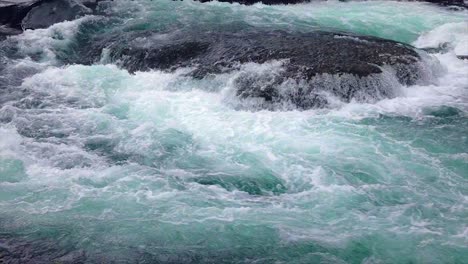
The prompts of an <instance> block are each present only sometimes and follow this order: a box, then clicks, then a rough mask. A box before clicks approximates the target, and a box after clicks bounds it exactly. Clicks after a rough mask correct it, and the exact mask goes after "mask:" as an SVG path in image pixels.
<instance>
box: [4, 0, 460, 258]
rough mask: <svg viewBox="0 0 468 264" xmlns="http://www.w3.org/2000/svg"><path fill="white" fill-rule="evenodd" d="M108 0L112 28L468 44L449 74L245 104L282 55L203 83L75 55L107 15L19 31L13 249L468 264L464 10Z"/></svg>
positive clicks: (8, 168)
mask: <svg viewBox="0 0 468 264" xmlns="http://www.w3.org/2000/svg"><path fill="white" fill-rule="evenodd" d="M106 10H107V12H109V14H110V15H115V17H112V18H107V20H105V21H106V23H108V24H106V23H103V24H104V25H106V26H105V27H103V28H99V30H98V31H99V32H98V33H96V34H103V32H116V31H121V32H126V31H135V30H142V29H148V28H150V29H155V30H168V29H173V28H182V27H188V28H189V27H197V26H198V27H213V28H216V27H218V26H219V27H221V28H222V27H271V28H281V29H287V30H291V31H295V30H298V31H308V30H313V29H317V28H334V29H339V30H343V31H348V32H355V33H364V34H369V35H375V36H379V37H384V38H390V39H393V40H398V41H403V42H406V43H410V44H411V43H413V44H414V45H417V46H421V47H426V46H431V45H438V44H442V43H439V42H440V41H439V36H440V34H445V35H448V36H452V35H453V36H452V37H450V38H448V39H450V41H451V42H450V43H454V45H449V51H448V52H447V53H444V54H442V53H436V54H432V55H430V56H432V57H433V58H434V59H437V60H438V61H439V62H440V65H441V70H440V76H438V77H436V80H435V82H434V83H433V84H430V85H425V86H422V85H415V86H410V87H396V88H395V89H398V94H399V96H398V97H396V98H393V99H385V100H382V101H379V102H376V103H355V102H351V103H349V104H345V103H337V104H336V105H335V106H334V107H333V108H330V109H319V110H309V111H284V112H279V111H276V112H271V111H239V110H236V108H235V107H233V98H232V80H233V79H234V78H235V77H236V74H238V73H239V72H243V71H246V72H251V71H265V70H275V69H277V67H280V65H279V64H278V63H275V62H272V63H266V64H264V65H257V64H248V65H244V66H243V67H242V68H241V69H240V70H239V71H237V72H234V73H231V74H222V75H217V76H214V77H212V78H205V79H202V80H195V79H192V78H191V77H187V76H186V75H184V73H185V72H186V71H187V69H179V70H178V71H176V72H172V73H168V72H161V71H150V72H137V73H135V74H130V73H128V72H127V71H126V70H123V69H120V68H119V67H117V66H115V65H113V64H111V63H108V60H106V54H105V53H104V54H103V59H102V61H101V63H96V64H94V65H64V64H63V63H62V62H61V60H60V58H62V57H63V56H65V55H64V54H66V55H68V53H70V50H72V48H73V45H76V43H78V37H79V36H80V34H85V33H84V32H87V31H86V30H88V28H89V27H91V26H93V25H96V23H97V24H99V23H101V22H102V20H101V19H103V18H100V17H85V18H82V19H79V20H76V21H71V22H64V23H61V24H57V25H54V26H52V27H51V28H49V29H43V30H34V31H27V32H25V33H24V34H22V35H20V36H17V37H13V38H12V39H11V41H13V42H14V43H15V45H16V47H17V48H18V49H19V51H20V52H21V53H22V54H24V55H27V57H26V58H24V59H18V60H16V61H14V62H12V64H11V65H10V66H9V67H12V69H15V70H19V71H30V72H33V73H34V74H32V75H29V76H28V77H26V78H25V79H24V80H23V81H22V82H21V84H20V86H19V87H18V88H17V89H20V90H21V91H26V92H27V93H25V95H24V96H22V97H20V98H17V99H15V100H11V101H8V102H6V103H4V104H3V105H2V107H1V108H0V121H1V123H0V135H1V136H0V212H1V214H0V259H1V258H2V256H3V257H5V256H11V254H12V253H11V252H14V253H15V254H23V255H25V254H26V253H24V252H33V253H31V254H30V256H31V255H32V256H35V257H36V258H37V259H39V260H44V261H45V262H47V260H51V259H52V260H54V261H55V262H59V263H60V262H67V261H69V260H70V259H72V260H74V261H76V262H78V261H82V262H86V263H107V262H112V261H114V262H116V263H126V262H131V263H133V262H142V263H466V260H467V259H468V253H467V252H468V247H467V244H468V243H467V242H468V241H467V237H468V226H467V223H468V199H467V197H468V178H467V175H468V153H467V152H468V138H467V131H468V92H467V91H468V86H467V84H468V74H467V72H468V61H466V60H465V61H463V60H459V59H457V58H456V55H457V52H458V51H460V50H461V51H463V49H460V48H459V49H457V50H455V47H457V46H456V44H457V43H458V44H459V43H462V42H463V38H466V36H467V35H468V32H466V31H463V28H464V26H465V25H466V21H467V19H468V13H467V12H466V11H463V12H454V11H449V10H446V9H443V8H439V7H435V6H432V5H428V4H421V3H400V2H398V3H397V2H384V1H372V2H347V3H342V2H335V1H329V2H325V3H310V4H302V5H294V6H264V5H254V6H241V5H237V4H233V5H231V4H225V3H208V4H200V3H196V2H191V1H184V2H173V1H152V2H147V1H140V2H138V1H137V2H126V1H124V2H118V1H116V2H113V3H111V4H110V6H108V7H107V9H106ZM100 21H101V22H100ZM447 24H450V25H452V27H456V28H459V29H460V30H459V31H457V32H458V33H457V34H452V33H451V32H452V31H444V30H443V29H444V26H445V27H446V25H447ZM441 28H442V29H441ZM434 30H435V31H434ZM91 32H94V31H91ZM430 32H432V33H430ZM438 32H442V33H439V34H438ZM86 34H91V33H86ZM442 39H445V38H442ZM434 43H435V44H434ZM458 55H463V54H458ZM28 56H29V57H31V58H33V57H34V56H36V57H40V59H39V60H37V59H36V60H32V59H29V58H28ZM24 245H26V246H24ZM21 247H23V248H26V249H23V250H22V251H21V250H19V249H18V248H21ZM18 252H23V253H18Z"/></svg>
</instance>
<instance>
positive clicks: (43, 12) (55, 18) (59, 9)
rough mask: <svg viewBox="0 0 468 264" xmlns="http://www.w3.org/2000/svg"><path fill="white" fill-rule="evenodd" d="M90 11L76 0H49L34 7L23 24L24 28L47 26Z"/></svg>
mask: <svg viewBox="0 0 468 264" xmlns="http://www.w3.org/2000/svg"><path fill="white" fill-rule="evenodd" d="M90 13H92V11H91V9H89V8H87V7H85V6H84V5H82V4H81V3H80V2H78V1H75V0H53V1H52V0H49V1H44V2H43V3H42V4H40V5H38V6H36V7H34V8H32V9H31V10H30V11H29V12H28V14H27V15H26V16H25V17H24V19H23V21H22V23H21V26H22V28H24V29H36V28H46V27H49V26H51V25H53V24H55V23H59V22H63V21H66V20H73V19H75V18H78V17H80V16H83V15H86V14H90Z"/></svg>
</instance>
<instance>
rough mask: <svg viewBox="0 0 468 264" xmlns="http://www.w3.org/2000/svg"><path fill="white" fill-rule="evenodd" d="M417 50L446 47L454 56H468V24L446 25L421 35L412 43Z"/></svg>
mask: <svg viewBox="0 0 468 264" xmlns="http://www.w3.org/2000/svg"><path fill="white" fill-rule="evenodd" d="M413 45H415V46H416V47H418V48H442V47H443V46H444V45H448V48H450V49H452V50H453V52H455V54H456V55H465V56H467V55H468V22H460V23H447V24H444V25H442V26H439V27H437V28H435V29H433V30H431V31H429V32H427V33H425V34H423V35H421V36H420V37H419V38H418V39H417V40H416V41H415V42H414V43H413Z"/></svg>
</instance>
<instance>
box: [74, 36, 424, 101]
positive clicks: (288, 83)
mask: <svg viewBox="0 0 468 264" xmlns="http://www.w3.org/2000/svg"><path fill="white" fill-rule="evenodd" d="M90 45H91V47H89V46H86V45H85V46H84V49H83V52H84V54H83V53H81V54H80V56H78V57H77V58H80V59H81V58H85V59H90V58H94V61H93V60H90V61H83V60H81V61H78V63H88V64H89V63H93V62H96V61H98V60H99V59H100V58H101V57H100V56H101V53H102V51H103V50H107V54H108V57H109V58H110V60H111V61H112V62H115V63H117V64H119V65H120V66H122V67H123V68H126V69H128V70H129V71H130V72H135V71H148V70H151V69H162V70H168V71H172V70H175V69H177V68H180V67H190V68H191V69H192V71H191V72H190V75H191V76H193V77H195V78H205V77H207V76H211V75H213V74H223V73H233V72H237V73H238V74H237V75H236V76H235V79H234V81H233V85H234V86H235V90H236V91H235V95H236V97H237V98H239V99H241V101H242V100H247V101H249V100H250V99H255V100H256V103H255V105H256V107H258V108H261V109H265V108H266V109H277V108H281V107H283V106H284V105H287V106H288V107H293V108H299V109H308V108H314V107H325V106H327V105H328V104H329V100H328V99H327V96H326V94H332V95H333V96H335V97H337V98H338V99H339V100H342V101H347V102H349V101H351V100H353V99H354V100H361V101H368V100H373V99H382V98H389V97H393V96H395V89H394V86H395V85H396V84H404V85H411V84H415V83H416V82H417V81H418V80H420V79H422V77H423V75H424V69H423V68H422V67H420V65H421V58H420V55H419V53H418V52H417V51H416V50H415V49H414V48H413V47H411V46H408V45H405V44H402V43H399V42H395V41H391V40H385V39H380V38H376V37H370V36H357V35H352V34H348V33H337V32H324V31H315V32H310V33H291V32H286V31H280V30H273V31H269V30H253V29H249V30H240V31H237V32H213V31H207V32H193V31H191V32H182V31H180V32H171V33H151V32H139V33H127V34H126V35H122V34H116V35H112V36H108V37H104V38H101V39H93V40H91V41H90ZM270 62H277V64H278V65H279V66H278V67H277V68H279V69H278V70H275V71H264V72H260V71H248V70H247V71H244V70H242V69H243V65H246V64H249V63H256V64H265V63H270ZM71 63H74V62H73V61H71ZM257 99H258V100H257ZM255 100H254V101H255Z"/></svg>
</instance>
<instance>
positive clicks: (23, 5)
mask: <svg viewBox="0 0 468 264" xmlns="http://www.w3.org/2000/svg"><path fill="white" fill-rule="evenodd" d="M41 2H43V0H0V24H1V25H7V26H9V27H12V28H16V29H21V21H22V20H23V18H24V17H25V16H26V15H27V14H28V12H29V11H31V9H32V8H34V7H35V6H37V5H39V4H40V3H41Z"/></svg>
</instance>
